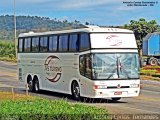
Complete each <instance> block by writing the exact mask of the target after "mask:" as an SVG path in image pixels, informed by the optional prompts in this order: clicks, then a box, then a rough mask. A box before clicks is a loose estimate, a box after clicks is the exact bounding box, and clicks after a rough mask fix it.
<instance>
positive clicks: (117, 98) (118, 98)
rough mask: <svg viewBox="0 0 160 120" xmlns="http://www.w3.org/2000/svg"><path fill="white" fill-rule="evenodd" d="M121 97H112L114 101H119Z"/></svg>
mask: <svg viewBox="0 0 160 120" xmlns="http://www.w3.org/2000/svg"><path fill="white" fill-rule="evenodd" d="M120 99H121V98H120V97H116V98H112V100H113V101H118V100H120Z"/></svg>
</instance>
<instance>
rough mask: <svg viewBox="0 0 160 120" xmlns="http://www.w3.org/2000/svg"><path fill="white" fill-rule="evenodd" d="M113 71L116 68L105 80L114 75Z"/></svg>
mask: <svg viewBox="0 0 160 120" xmlns="http://www.w3.org/2000/svg"><path fill="white" fill-rule="evenodd" d="M115 71H116V68H115V69H114V70H113V71H112V73H111V74H110V75H109V76H108V78H107V79H109V78H110V77H112V76H113V75H114V73H115Z"/></svg>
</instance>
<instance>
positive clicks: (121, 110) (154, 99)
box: [0, 61, 160, 114]
mask: <svg viewBox="0 0 160 120" xmlns="http://www.w3.org/2000/svg"><path fill="white" fill-rule="evenodd" d="M141 86H142V89H141V92H140V96H139V97H135V98H122V99H121V100H120V101H119V102H113V101H111V100H109V99H108V100H107V99H105V100H104V99H96V100H94V101H93V99H88V100H87V102H80V103H81V104H88V105H92V106H97V107H102V108H105V109H107V110H108V111H109V112H110V113H111V114H159V113H160V112H159V111H160V82H156V81H150V80H141ZM11 87H14V88H15V91H16V92H18V93H25V85H24V83H22V82H19V81H18V80H17V65H16V64H11V63H6V62H1V61H0V91H2V90H3V91H11ZM30 94H31V95H34V96H40V97H45V98H48V99H66V100H67V101H69V102H72V103H74V102H75V101H73V100H72V99H71V97H70V96H69V95H65V94H59V93H55V92H48V91H41V92H40V93H39V94H37V93H30Z"/></svg>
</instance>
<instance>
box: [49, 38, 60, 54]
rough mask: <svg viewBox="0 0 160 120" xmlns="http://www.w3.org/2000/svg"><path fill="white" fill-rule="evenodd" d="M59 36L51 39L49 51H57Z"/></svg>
mask: <svg viewBox="0 0 160 120" xmlns="http://www.w3.org/2000/svg"><path fill="white" fill-rule="evenodd" d="M57 38H58V37H57V36H50V37H49V51H50V52H51V51H57V41H58V40H57Z"/></svg>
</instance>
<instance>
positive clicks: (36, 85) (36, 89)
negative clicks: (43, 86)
mask: <svg viewBox="0 0 160 120" xmlns="http://www.w3.org/2000/svg"><path fill="white" fill-rule="evenodd" d="M38 90H39V86H38V81H36V82H35V91H38Z"/></svg>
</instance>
